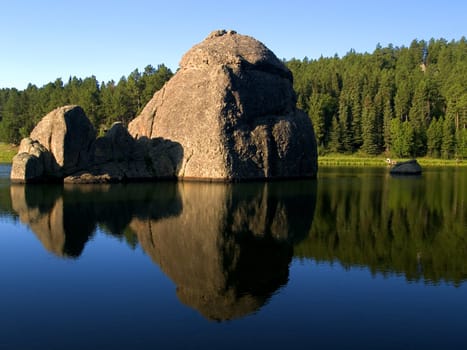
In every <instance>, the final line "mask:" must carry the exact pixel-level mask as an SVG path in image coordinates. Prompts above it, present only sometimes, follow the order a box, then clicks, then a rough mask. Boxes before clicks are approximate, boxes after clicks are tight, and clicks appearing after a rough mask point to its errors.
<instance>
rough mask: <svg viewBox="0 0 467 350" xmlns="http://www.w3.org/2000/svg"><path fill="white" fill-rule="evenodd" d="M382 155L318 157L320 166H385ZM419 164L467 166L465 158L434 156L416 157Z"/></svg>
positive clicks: (396, 159) (399, 160)
mask: <svg viewBox="0 0 467 350" xmlns="http://www.w3.org/2000/svg"><path fill="white" fill-rule="evenodd" d="M386 159H387V158H386V157H384V156H376V157H369V156H361V155H360V156H359V155H343V154H330V155H325V156H319V157H318V164H319V165H320V166H376V167H378V166H387V165H388V163H387V161H386ZM405 160H408V159H402V158H391V161H392V162H401V161H405ZM417 161H418V162H419V163H420V165H421V166H467V160H465V159H464V160H454V159H449V160H448V159H436V158H426V157H421V158H417Z"/></svg>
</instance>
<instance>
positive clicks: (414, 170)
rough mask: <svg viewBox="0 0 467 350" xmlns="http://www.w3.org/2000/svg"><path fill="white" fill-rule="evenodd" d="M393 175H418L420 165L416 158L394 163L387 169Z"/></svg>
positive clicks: (420, 169) (420, 170) (420, 171)
mask: <svg viewBox="0 0 467 350" xmlns="http://www.w3.org/2000/svg"><path fill="white" fill-rule="evenodd" d="M389 172H390V173H391V174H393V175H420V174H421V173H422V167H421V166H420V164H418V162H417V160H416V159H412V160H408V161H406V162H399V163H396V164H395V165H394V166H393V167H392V168H391V170H390V171H389Z"/></svg>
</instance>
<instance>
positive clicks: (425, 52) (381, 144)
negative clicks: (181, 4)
mask: <svg viewBox="0 0 467 350" xmlns="http://www.w3.org/2000/svg"><path fill="white" fill-rule="evenodd" d="M285 63H286V65H287V66H288V67H289V69H290V70H291V71H292V73H293V76H294V89H295V91H296V93H297V105H298V107H299V108H301V109H303V110H304V111H306V112H307V113H308V115H309V116H310V118H311V119H312V121H313V125H314V128H315V134H316V140H317V144H318V151H319V155H320V159H321V160H320V163H322V164H325V163H326V159H328V160H329V161H328V163H329V164H331V163H332V162H337V161H336V160H335V159H341V161H339V162H340V163H341V164H343V163H346V162H352V163H356V164H358V163H363V164H365V162H368V159H371V158H374V159H378V161H381V162H382V164H384V160H385V159H386V158H391V159H403V158H412V157H425V159H427V161H426V162H425V163H427V164H428V163H433V164H439V165H444V164H463V163H464V162H465V159H467V39H466V38H465V37H462V38H461V39H460V40H452V41H450V42H448V41H446V40H444V39H436V40H435V39H431V40H430V41H428V42H426V41H424V40H414V41H412V43H411V44H410V46H409V47H405V46H402V47H394V46H393V45H388V46H387V47H381V46H380V45H378V46H377V47H376V49H375V50H374V51H373V53H356V52H355V51H354V50H351V51H349V52H348V53H347V54H346V55H345V56H343V57H341V58H340V57H338V56H337V55H336V56H335V57H327V58H325V57H321V58H319V59H308V58H306V57H305V58H303V59H295V58H294V59H290V60H287V61H285ZM172 76H173V72H172V71H171V70H170V69H169V68H167V67H166V66H165V65H164V64H161V65H158V66H157V68H154V67H153V66H151V65H148V66H147V67H145V68H144V71H143V72H140V71H139V70H138V69H136V70H134V71H133V72H132V73H130V74H129V75H128V76H127V77H125V76H124V77H122V78H121V79H120V80H119V81H118V82H115V81H113V80H112V81H109V82H99V81H98V80H97V78H96V77H95V76H91V77H88V78H84V79H82V78H77V77H70V78H69V79H68V81H67V82H64V81H63V80H62V79H60V78H58V79H56V80H55V81H54V82H50V83H48V84H46V85H44V86H42V87H37V86H35V85H32V84H29V85H28V87H27V88H26V89H24V90H18V89H15V88H4V89H0V142H2V143H3V144H4V146H2V147H1V148H0V153H1V154H2V158H1V159H2V161H8V158H9V155H8V149H11V147H10V146H7V145H8V144H13V145H15V144H18V143H19V141H20V140H21V139H22V138H23V137H25V136H28V135H29V133H30V132H31V130H32V128H33V127H34V126H35V125H36V124H37V122H38V121H39V120H40V119H41V118H42V117H43V116H44V115H45V114H47V113H48V112H49V111H51V110H52V109H54V108H56V107H58V106H62V105H67V104H78V105H80V106H81V107H83V109H84V110H85V112H86V114H87V115H88V117H89V119H90V120H91V122H92V123H93V125H94V126H95V128H96V129H97V130H99V132H101V133H103V132H104V131H105V130H107V129H108V128H109V127H110V125H112V123H113V122H115V121H122V122H123V123H124V124H128V122H129V121H130V120H132V119H133V118H134V117H135V116H137V115H138V114H139V113H140V112H141V109H142V108H143V106H144V105H145V104H146V103H147V102H148V101H149V99H150V98H151V97H152V96H153V94H154V92H156V91H157V90H159V89H160V88H161V87H162V86H163V85H164V83H165V82H167V81H168V80H169V79H170V78H171V77H172ZM8 147H9V148H8ZM375 157H376V158H375ZM359 159H360V160H359ZM430 159H443V161H441V160H440V161H434V160H430ZM428 160H430V161H428ZM444 160H452V162H446V161H444Z"/></svg>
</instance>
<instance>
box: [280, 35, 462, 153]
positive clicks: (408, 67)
mask: <svg viewBox="0 0 467 350" xmlns="http://www.w3.org/2000/svg"><path fill="white" fill-rule="evenodd" d="M287 65H288V66H289V68H290V69H291V70H292V72H293V74H294V79H295V81H294V87H295V90H296V92H297V94H298V105H299V107H300V108H302V109H304V110H305V111H307V112H308V114H309V116H310V117H311V119H312V120H313V124H314V127H315V133H316V138H317V142H318V147H319V152H320V154H325V153H329V152H338V153H354V152H361V153H366V154H370V155H376V154H381V153H383V152H386V153H387V154H388V155H389V154H391V155H394V156H399V157H410V156H424V155H428V156H432V157H442V158H466V157H467V40H466V39H465V38H464V37H463V38H462V39H461V40H459V41H451V42H447V41H446V40H443V39H440V40H433V39H432V40H430V41H429V42H425V41H416V40H414V41H413V42H412V43H411V45H410V47H400V48H399V47H393V46H391V45H390V46H388V47H381V46H379V45H378V46H377V48H376V49H375V51H374V52H373V53H372V54H368V53H365V54H359V53H356V52H354V51H350V52H349V53H348V54H347V55H345V56H344V57H342V58H339V57H333V58H320V59H318V60H308V59H307V58H305V59H303V60H296V59H293V60H290V61H288V62H287Z"/></svg>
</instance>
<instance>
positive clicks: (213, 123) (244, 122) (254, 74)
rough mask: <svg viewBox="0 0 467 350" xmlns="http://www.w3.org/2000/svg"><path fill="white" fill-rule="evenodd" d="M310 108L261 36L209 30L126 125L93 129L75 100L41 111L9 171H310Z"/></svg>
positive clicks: (69, 174) (26, 175) (313, 162)
mask: <svg viewBox="0 0 467 350" xmlns="http://www.w3.org/2000/svg"><path fill="white" fill-rule="evenodd" d="M316 172H317V151H316V141H315V136H314V131H313V126H312V124H311V121H310V118H309V117H308V116H307V115H306V114H305V113H304V112H303V111H301V110H299V109H297V108H296V95H295V92H294V90H293V86H292V74H291V72H290V71H289V69H288V68H287V67H286V66H285V65H284V64H283V63H282V62H281V61H280V60H279V59H278V58H277V57H276V56H275V55H274V54H273V53H272V52H271V51H270V50H269V49H268V48H267V47H266V46H264V45H263V44H262V43H260V42H259V41H257V40H255V39H254V38H252V37H249V36H244V35H239V34H237V33H235V32H233V31H228V32H227V31H216V32H213V33H212V34H211V35H209V36H208V38H206V40H204V41H203V42H201V43H200V44H198V45H195V46H194V47H193V48H192V49H190V50H189V51H188V52H187V53H186V54H185V55H184V57H183V58H182V60H181V63H180V70H179V71H178V72H177V73H176V74H175V75H174V76H173V78H172V79H171V80H170V81H168V82H167V83H166V85H165V86H164V87H163V88H162V89H161V90H159V91H158V92H156V93H155V95H154V97H153V98H152V99H151V100H150V101H149V103H148V104H147V105H146V106H145V108H144V109H143V111H142V113H141V115H139V116H138V117H136V118H135V119H134V120H133V121H132V122H131V123H130V124H129V127H128V130H127V129H126V128H125V127H124V126H123V125H122V124H121V123H116V124H114V125H113V126H112V128H111V129H110V130H109V131H108V132H107V133H106V135H104V136H103V137H99V138H97V139H96V131H95V130H94V128H93V126H92V125H91V123H90V122H89V120H88V118H87V117H86V115H85V114H84V111H83V110H82V109H81V108H80V107H79V106H64V107H60V108H57V109H55V110H54V111H52V112H50V113H49V114H47V115H46V116H45V117H44V118H43V119H42V120H41V121H40V122H39V123H38V125H37V126H36V127H35V128H34V130H33V131H32V132H31V135H30V137H29V138H26V139H24V140H23V141H22V142H21V146H20V148H19V152H18V155H17V156H16V157H15V158H14V159H13V166H12V172H11V179H12V180H13V181H17V182H32V181H44V180H60V181H65V182H73V183H87V182H121V181H131V180H141V179H144V180H149V179H160V178H178V179H197V180H222V181H238V180H247V179H275V178H298V177H315V176H316Z"/></svg>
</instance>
